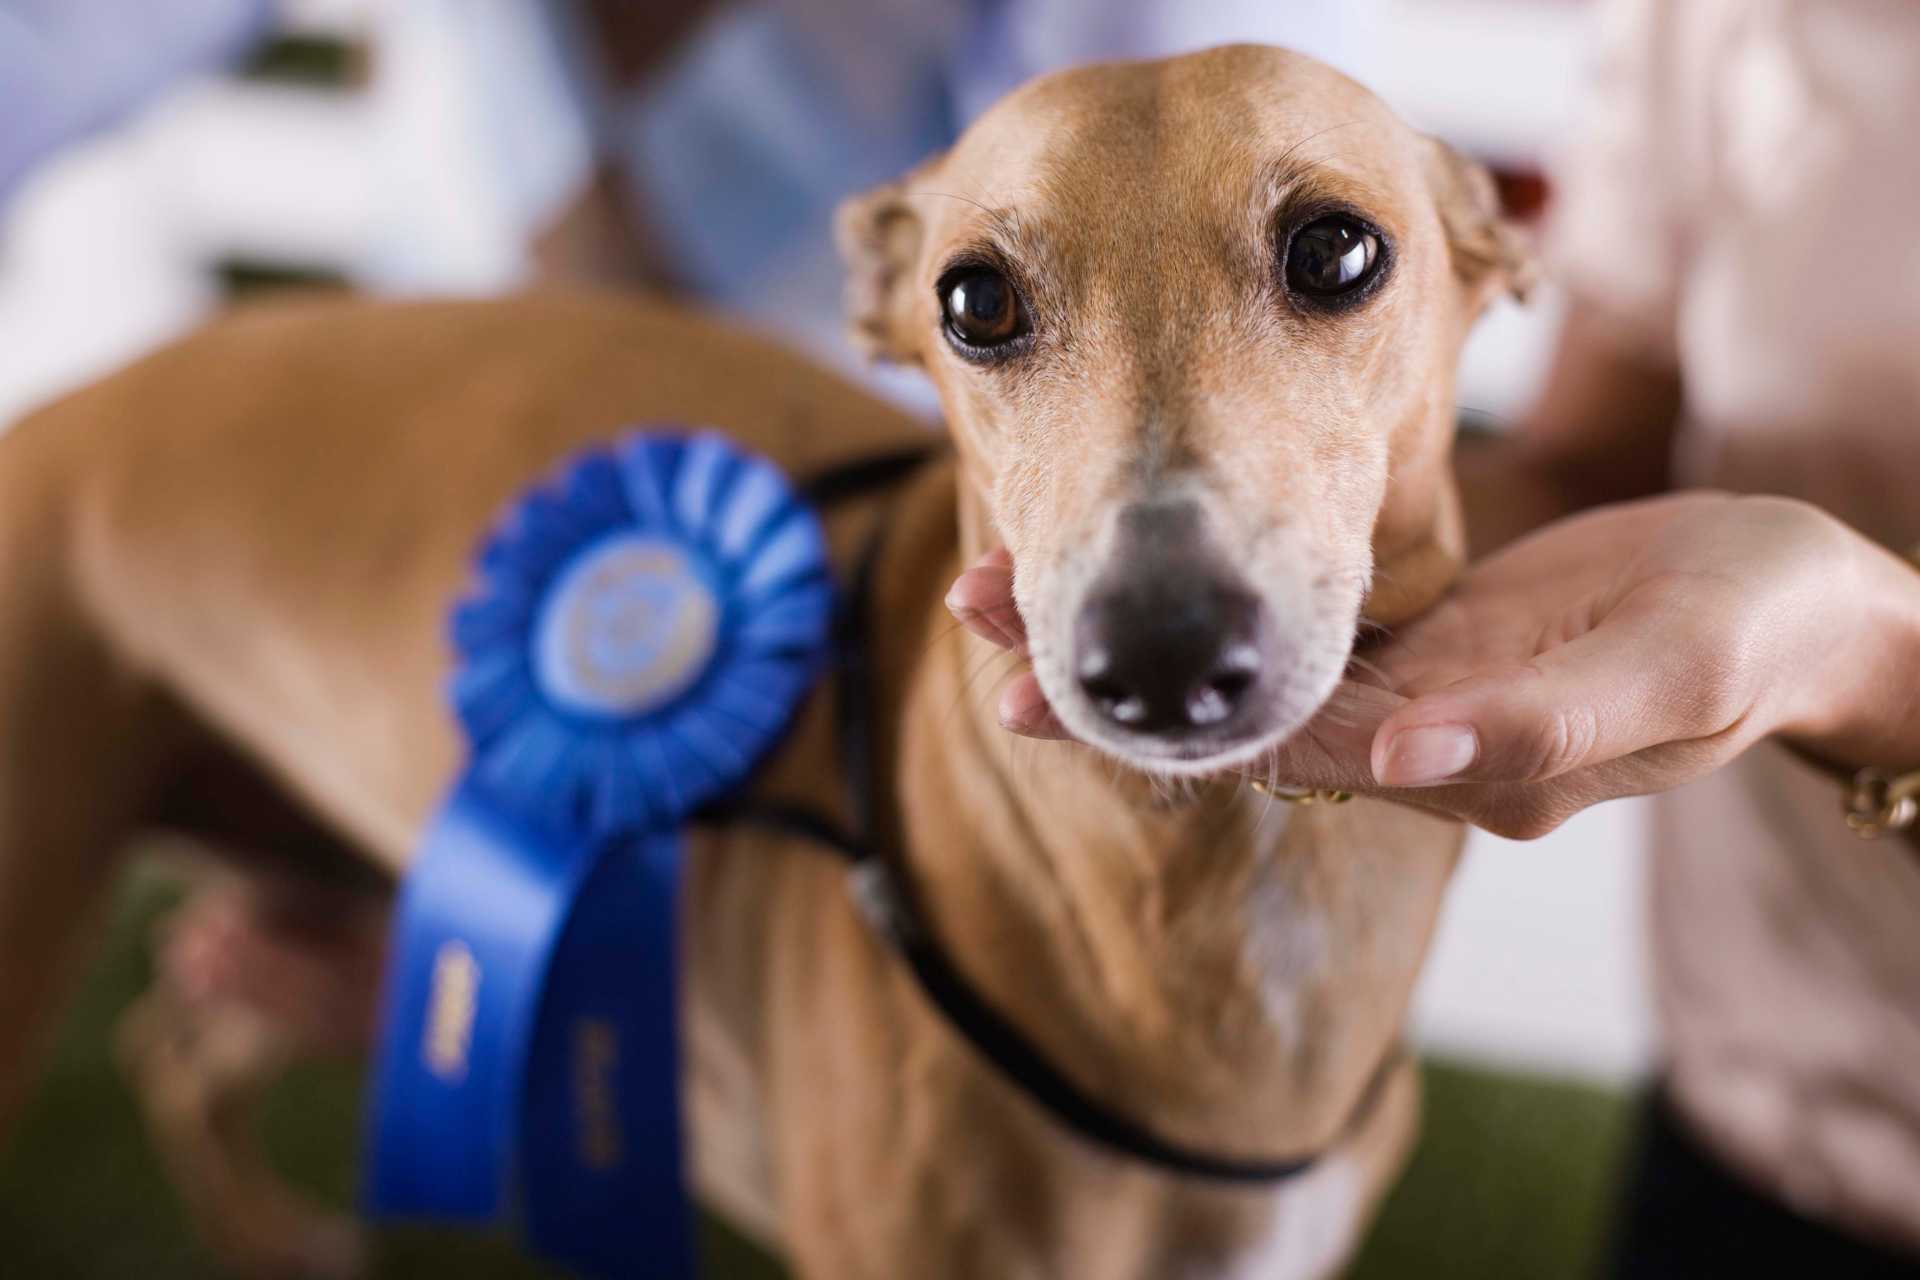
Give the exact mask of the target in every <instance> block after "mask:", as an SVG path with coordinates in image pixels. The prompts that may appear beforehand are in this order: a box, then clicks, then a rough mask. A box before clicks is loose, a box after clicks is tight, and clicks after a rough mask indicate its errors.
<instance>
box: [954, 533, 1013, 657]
mask: <svg viewBox="0 0 1920 1280" xmlns="http://www.w3.org/2000/svg"><path fill="white" fill-rule="evenodd" d="M947 609H948V610H949V611H950V612H951V613H952V614H953V616H954V617H955V618H957V619H958V620H959V622H960V625H962V626H964V627H965V628H966V629H967V630H969V631H971V632H973V633H974V634H975V635H977V636H979V637H980V638H981V639H983V640H986V641H988V642H990V643H992V644H997V645H999V646H1000V647H1001V648H1003V649H1012V650H1014V651H1015V652H1024V651H1025V650H1026V647H1027V627H1026V623H1025V622H1023V621H1021V618H1020V610H1019V609H1018V608H1017V607H1015V605H1014V603H1013V557H1012V556H1010V555H1008V554H1007V551H1006V549H1005V548H1004V547H1003V548H999V549H996V550H994V551H989V552H988V553H987V554H986V555H984V556H982V557H981V558H980V559H979V560H978V561H976V562H975V563H974V564H973V565H972V567H970V568H968V569H967V570H966V571H965V572H963V573H962V574H961V575H960V576H959V577H958V578H956V579H954V582H953V586H951V587H950V588H948V589H947Z"/></svg>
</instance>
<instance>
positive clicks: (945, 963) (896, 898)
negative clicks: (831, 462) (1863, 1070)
mask: <svg viewBox="0 0 1920 1280" xmlns="http://www.w3.org/2000/svg"><path fill="white" fill-rule="evenodd" d="M933 453H934V451H933V450H931V449H915V450H909V451H903V452H899V453H888V454H880V455H876V456H873V457H868V458H862V459H858V460H856V461H854V462H851V463H843V464H841V465H839V466H836V467H833V468H831V469H829V470H827V471H825V472H823V473H821V474H820V475H819V476H817V477H815V478H814V480H813V481H812V482H811V483H809V484H808V485H806V486H805V489H804V492H805V494H806V496H807V497H808V498H809V500H811V501H812V502H813V504H814V505H815V506H816V507H819V508H825V507H830V506H833V505H835V504H837V503H839V502H841V501H845V500H848V499H851V498H855V497H859V496H863V495H865V494H869V493H873V492H876V491H878V490H880V489H883V488H887V487H890V486H892V485H894V484H896V483H898V482H899V481H901V480H904V479H905V478H907V477H908V476H910V475H911V474H912V473H913V472H914V471H915V470H917V469H918V468H919V466H920V465H921V464H922V463H923V462H925V461H926V460H927V459H928V458H930V457H932V456H933ZM886 529H887V521H886V520H885V518H884V517H883V518H881V519H880V520H879V522H878V523H877V524H876V526H875V528H874V531H873V533H872V534H871V535H870V536H869V538H868V540H867V543H866V546H865V547H864V548H863V549H862V550H861V554H860V559H859V562H858V564H857V566H856V568H855V571H854V577H853V581H852V582H851V583H850V584H849V586H848V590H847V592H846V594H845V596H844V597H843V598H842V600H841V605H840V615H839V618H838V620H837V623H836V627H835V657H836V661H837V667H836V671H835V676H836V692H835V701H834V712H835V721H836V728H837V731H838V750H839V756H840V764H841V771H842V773H843V774H844V780H845V783H846V787H847V799H848V812H849V813H850V814H851V815H852V819H853V821H852V827H851V830H849V829H847V828H843V827H842V826H840V825H839V824H838V823H836V822H834V821H832V820H831V819H829V818H826V817H824V816H822V815H821V814H820V813H818V812H816V811H814V810H811V809H805V808H799V807H788V806H781V805H760V804H731V805H727V806H725V807H723V808H720V809H716V810H713V811H710V812H709V813H708V814H707V815H705V816H707V817H708V818H710V819H713V820H717V821H732V822H745V823H750V824H753V825H757V826H765V827H771V828H774V829H776V830H779V831H781V832H783V833H785V834H787V835H791V836H795V837H798V838H800V839H804V840H807V841H809V842H811V843H813V844H816V845H819V846H822V847H824V848H826V849H830V850H833V851H834V852H836V853H838V854H839V855H840V856H841V857H843V858H844V859H846V861H847V863H848V871H849V881H850V885H851V889H852V893H853V898H854V902H855V904H856V905H857V906H858V908H859V910H860V914H861V915H862V917H863V918H864V919H865V920H866V921H867V924H868V926H869V927H870V928H872V929H873V931H874V932H875V933H876V934H877V935H878V936H879V937H880V938H881V940H882V941H884V942H885V943H886V945H887V947H888V949H889V950H891V951H892V952H893V953H894V954H895V955H896V956H898V957H899V958H900V959H901V960H902V961H903V962H904V963H905V964H906V966H907V969H908V971H909V972H910V973H911V974H912V975H913V979H914V982H915V984H916V985H918V987H919V988H920V992H921V994H922V995H924V996H925V997H926V998H927V999H928V1001H930V1002H931V1003H932V1004H933V1006H934V1008H936V1009H938V1010H939V1011H940V1013H941V1015H942V1016H943V1017H944V1018H945V1019H946V1021H947V1023H948V1025H949V1026H951V1027H952V1028H953V1029H954V1030H955V1031H956V1032H958V1033H959V1035H960V1036H961V1038H962V1039H964V1040H966V1041H967V1042H968V1043H969V1044H971V1045H972V1046H973V1048H974V1049H975V1050H976V1051H977V1052H978V1053H979V1054H980V1055H981V1057H983V1058H985V1059H986V1060H987V1061H988V1062H990V1063H992V1064H993V1066H994V1067H995V1068H996V1069H997V1070H998V1071H999V1072H1000V1074H1001V1075H1002V1076H1003V1077H1004V1078H1005V1079H1006V1080H1007V1081H1008V1082H1009V1083H1010V1084H1012V1085H1013V1086H1014V1087H1015V1088H1017V1089H1019V1090H1020V1092H1022V1093H1024V1094H1025V1095H1026V1096H1027V1097H1028V1098H1029V1099H1030V1100H1031V1101H1032V1102H1034V1103H1035V1104H1037V1105H1038V1106H1039V1107H1041V1108H1042V1109H1043V1110H1045V1111H1046V1112H1048V1113H1049V1114H1050V1115H1052V1116H1053V1118H1054V1119H1055V1120H1057V1121H1059V1122H1060V1123H1061V1124H1062V1125H1064V1126H1065V1127H1066V1128H1068V1129H1070V1130H1072V1131H1073V1132H1074V1133H1076V1134H1078V1135H1080V1136H1081V1137H1082V1138H1084V1139H1086V1140H1087V1141H1089V1142H1092V1143H1094V1144H1096V1145H1098V1146H1102V1147H1105V1148H1107V1149H1109V1150H1111V1151H1115V1152H1118V1153H1120V1154H1123V1155H1127V1156H1131V1157H1133V1158H1134V1159H1137V1160H1141V1161H1144V1162H1145V1163H1147V1164H1151V1165H1156V1166H1158V1167H1160V1168H1162V1169H1166V1170H1168V1171H1170V1172H1174V1173H1180V1174H1185V1175H1188V1176H1191V1177H1196V1178H1206V1179H1212V1180H1215V1181H1220V1182H1233V1183H1269V1182H1280V1181H1283V1180H1285V1179H1288V1178H1292V1177H1295V1176H1296V1175H1298V1174H1301V1173H1304V1172H1305V1171H1306V1170H1307V1169H1309V1168H1311V1167H1312V1166H1313V1164H1314V1162H1315V1161H1316V1160H1318V1159H1319V1155H1320V1153H1318V1152H1315V1153H1310V1154H1306V1155H1298V1156H1284V1157H1279V1158H1274V1159H1256V1158H1246V1157H1239V1156H1224V1155H1219V1154H1216V1153H1213V1152H1208V1151H1200V1150H1196V1149H1194V1148H1192V1147H1187V1146H1183V1145H1182V1144H1180V1143H1178V1142H1173V1141H1170V1140H1168V1139H1165V1138H1162V1137H1160V1136H1159V1135H1158V1134H1156V1133H1154V1132H1153V1131H1152V1130H1150V1129H1147V1128H1146V1127H1144V1126H1142V1125H1141V1124H1139V1123H1137V1122H1136V1121H1134V1120H1132V1119H1130V1118H1129V1117H1127V1116H1124V1115H1122V1114H1120V1113H1119V1112H1117V1111H1115V1110H1113V1109H1112V1108H1111V1107H1109V1106H1107V1105H1106V1104H1105V1103H1103V1102H1101V1101H1100V1100H1099V1099H1097V1098H1095V1097H1093V1096H1092V1095H1090V1094H1088V1093H1087V1092H1086V1091H1085V1090H1084V1089H1082V1088H1081V1087H1080V1086H1079V1085H1077V1084H1075V1083H1074V1082H1073V1080H1072V1078H1071V1077H1069V1076H1068V1075H1067V1074H1066V1072H1064V1071H1062V1070H1061V1069H1060V1068H1059V1067H1057V1066H1055V1065H1054V1063H1053V1062H1052V1060H1051V1059H1049V1058H1048V1057H1047V1056H1046V1054H1045V1053H1044V1052H1042V1051H1041V1049H1040V1047H1039V1046H1038V1045H1036V1044H1034V1042H1033V1041H1032V1040H1030V1039H1029V1038H1028V1037H1027V1035H1026V1034H1025V1033H1024V1032H1022V1031H1021V1030H1020V1028H1018V1027H1017V1026H1015V1025H1014V1024H1013V1023H1012V1022H1011V1021H1009V1020H1008V1019H1007V1018H1006V1017H1005V1016H1004V1015H1002V1014H1001V1013H1000V1011H999V1010H997V1009H995V1008H994V1007H993V1006H992V1005H991V1004H989V1003H988V1002H987V1000H986V998H985V997H984V996H982V995H981V994H980V992H979V991H978V990H977V989H975V988H974V986H973V984H972V983H970V982H968V981H967V979H966V977H965V976H964V975H963V974H962V973H961V972H960V971H959V969H958V968H956V967H955V966H954V963H953V961H952V960H951V958H950V957H949V956H948V954H947V952H946V949H945V948H944V947H942V946H941V944H940V940H939V938H938V936H937V935H936V934H935V933H934V931H933V929H932V927H931V926H930V925H929V923H928V921H927V918H926V915H925V913H924V912H923V911H922V910H921V909H920V906H919V904H918V902H917V901H916V899H915V896H914V892H913V886H912V884H911V883H910V882H909V880H908V877H907V876H906V874H905V872H904V869H903V867H902V865H901V864H900V862H899V860H898V859H895V858H890V857H887V856H886V855H885V853H884V851H883V848H882V842H880V841H879V840H878V839H876V832H877V831H878V825H877V814H876V803H875V799H876V796H877V794H878V790H877V789H878V788H880V787H882V786H886V785H888V782H887V780H886V779H885V778H884V777H882V776H881V774H880V773H879V772H878V769H877V766H878V763H879V762H878V761H876V760H875V758H874V749H873V742H874V733H875V719H874V717H875V708H874V698H873V678H874V673H873V670H872V662H871V657H870V653H871V646H870V643H869V637H870V636H871V634H872V623H873V619H872V608H873V602H872V594H873V576H874V572H875V570H876V567H877V566H878V564H879V560H880V552H881V550H882V548H883V546H884V545H885V539H886ZM1400 1059H1401V1050H1400V1048H1399V1046H1398V1045H1397V1044H1395V1045H1393V1046H1391V1047H1390V1049H1389V1051H1388V1053H1387V1054H1386V1056H1385V1057H1384V1058H1383V1059H1382V1060H1381V1063H1380V1065H1379V1066H1378V1067H1377V1068H1376V1069H1375V1071H1374V1074H1373V1076H1372V1078H1371V1079H1370V1080H1369V1081H1368V1083H1367V1086H1366V1088H1365V1089H1364V1090H1363V1091H1362V1093H1361V1096H1360V1099H1359V1101H1358V1102H1357V1103H1356V1104H1355V1107H1354V1110H1353V1113H1352V1114H1351V1116H1350V1117H1349V1119H1348V1121H1347V1124H1346V1126H1345V1127H1344V1128H1343V1130H1342V1134H1341V1136H1342V1137H1343V1138H1344V1137H1347V1136H1350V1135H1351V1134H1352V1133H1354V1132H1356V1131H1358V1129H1359V1128H1360V1126H1361V1125H1362V1124H1363V1123H1364V1122H1365V1121H1366V1119H1367V1117H1368V1116H1370V1115H1371V1114H1372V1112H1373V1109H1374V1107H1375V1106H1376V1105H1377V1104H1378V1101H1379V1099H1380V1096H1381V1094H1382V1093H1383V1092H1384V1089H1385V1085H1386V1082H1387V1080H1388V1079H1389V1078H1390V1076H1391V1074H1392V1068H1394V1067H1395V1066H1397V1065H1398V1064H1399V1062H1400Z"/></svg>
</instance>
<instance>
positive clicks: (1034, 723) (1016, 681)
mask: <svg viewBox="0 0 1920 1280" xmlns="http://www.w3.org/2000/svg"><path fill="white" fill-rule="evenodd" d="M1000 724H1001V727H1002V728H1004V729H1006V730H1008V731H1009V732H1011V733H1017V734H1019V735H1020V736H1021V737H1023V738H1046V739H1050V740H1054V741H1058V740H1060V739H1062V738H1070V737H1072V736H1073V735H1072V734H1070V733H1068V732H1067V728H1066V726H1065V725H1063V724H1061V723H1060V721H1059V719H1058V718H1057V717H1056V716H1055V715H1054V714H1053V708H1052V706H1051V705H1049V704H1048V702H1047V695H1046V694H1044V693H1042V692H1041V691H1040V681H1039V680H1038V679H1037V678H1036V677H1035V676H1034V674H1033V673H1032V672H1031V671H1023V672H1021V673H1020V674H1019V675H1017V676H1015V677H1014V678H1013V681H1012V682H1011V683H1010V684H1008V685H1007V687H1006V688H1005V689H1003V690H1002V691H1001V693H1000Z"/></svg>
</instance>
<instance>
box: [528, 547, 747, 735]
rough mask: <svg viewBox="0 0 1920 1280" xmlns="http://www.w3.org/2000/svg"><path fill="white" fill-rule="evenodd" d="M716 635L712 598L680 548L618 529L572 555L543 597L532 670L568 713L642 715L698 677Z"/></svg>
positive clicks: (716, 616) (715, 605) (716, 612)
mask: <svg viewBox="0 0 1920 1280" xmlns="http://www.w3.org/2000/svg"><path fill="white" fill-rule="evenodd" d="M719 634H720V605H719V601H718V600H717V599H716V598H715V595H714V592H713V590H712V588H710V587H709V586H708V585H707V581H706V577H705V575H704V574H703V573H701V571H700V569H699V568H698V567H697V565H696V564H695V562H694V560H693V559H692V557H690V556H689V555H688V554H687V552H686V549H685V548H684V547H682V546H679V545H676V544H675V543H673V542H669V541H666V540H664V539H661V538H658V537H648V536H644V535H640V534H619V535H615V536H613V537H610V538H607V539H604V540H603V541H601V542H599V543H597V544H595V545H594V546H593V547H591V548H590V549H588V550H587V551H586V552H584V553H583V554H582V555H580V556H579V558H578V559H576V560H575V561H574V562H573V564H571V565H569V566H568V567H567V569H566V570H565V571H564V572H563V573H562V574H561V575H560V577H559V578H558V580H557V581H555V583H554V585H553V588H552V590H551V591H550V592H549V593H548V594H547V598H546V600H545V601H544V602H543V603H542V605H541V609H540V618H539V623H538V626H537V628H536V630H535V635H534V664H535V672H536V675H537V677H538V679H539V682H540V685H541V688H542V689H543V690H544V691H545V693H546V695H547V696H548V697H549V698H551V699H552V700H553V701H554V702H555V703H557V704H558V705H559V706H561V707H562V708H564V709H566V710H568V711H572V712H574V713H576V714H582V715H593V716H609V717H613V716H634V715H643V714H645V713H647V712H650V711H654V710H656V709H658V708H660V707H662V706H664V705H666V704H667V703H669V702H671V701H673V699H675V698H676V697H678V696H679V695H680V694H682V693H685V692H686V691H687V690H688V689H689V688H691V687H692V686H693V685H694V683H695V682H696V681H698V680H699V678H700V675H701V673H702V672H704V671H705V670H706V668H707V665H708V663H709V662H710V661H711V660H712V658H713V655H714V650H715V648H716V647H717V645H718V640H719Z"/></svg>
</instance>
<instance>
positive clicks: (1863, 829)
mask: <svg viewBox="0 0 1920 1280" xmlns="http://www.w3.org/2000/svg"><path fill="white" fill-rule="evenodd" d="M1915 818H1920V769H1915V770H1914V771H1913V772H1912V773H1903V774H1900V775H1898V776H1895V777H1889V776H1888V775H1887V774H1886V773H1884V772H1882V771H1881V770H1879V769H1862V770H1861V771H1860V772H1858V773H1856V774H1854V775H1853V789H1852V790H1851V791H1849V792H1848V793H1847V826H1848V827H1850V828H1851V829H1852V831H1853V833H1854V834H1855V835H1857V836H1859V837H1860V838H1861V839H1862V840H1878V839H1879V838H1880V837H1881V836H1883V835H1885V834H1886V833H1887V832H1889V831H1905V830H1906V829H1907V828H1908V827H1910V826H1912V825H1913V823H1914V819H1915Z"/></svg>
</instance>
